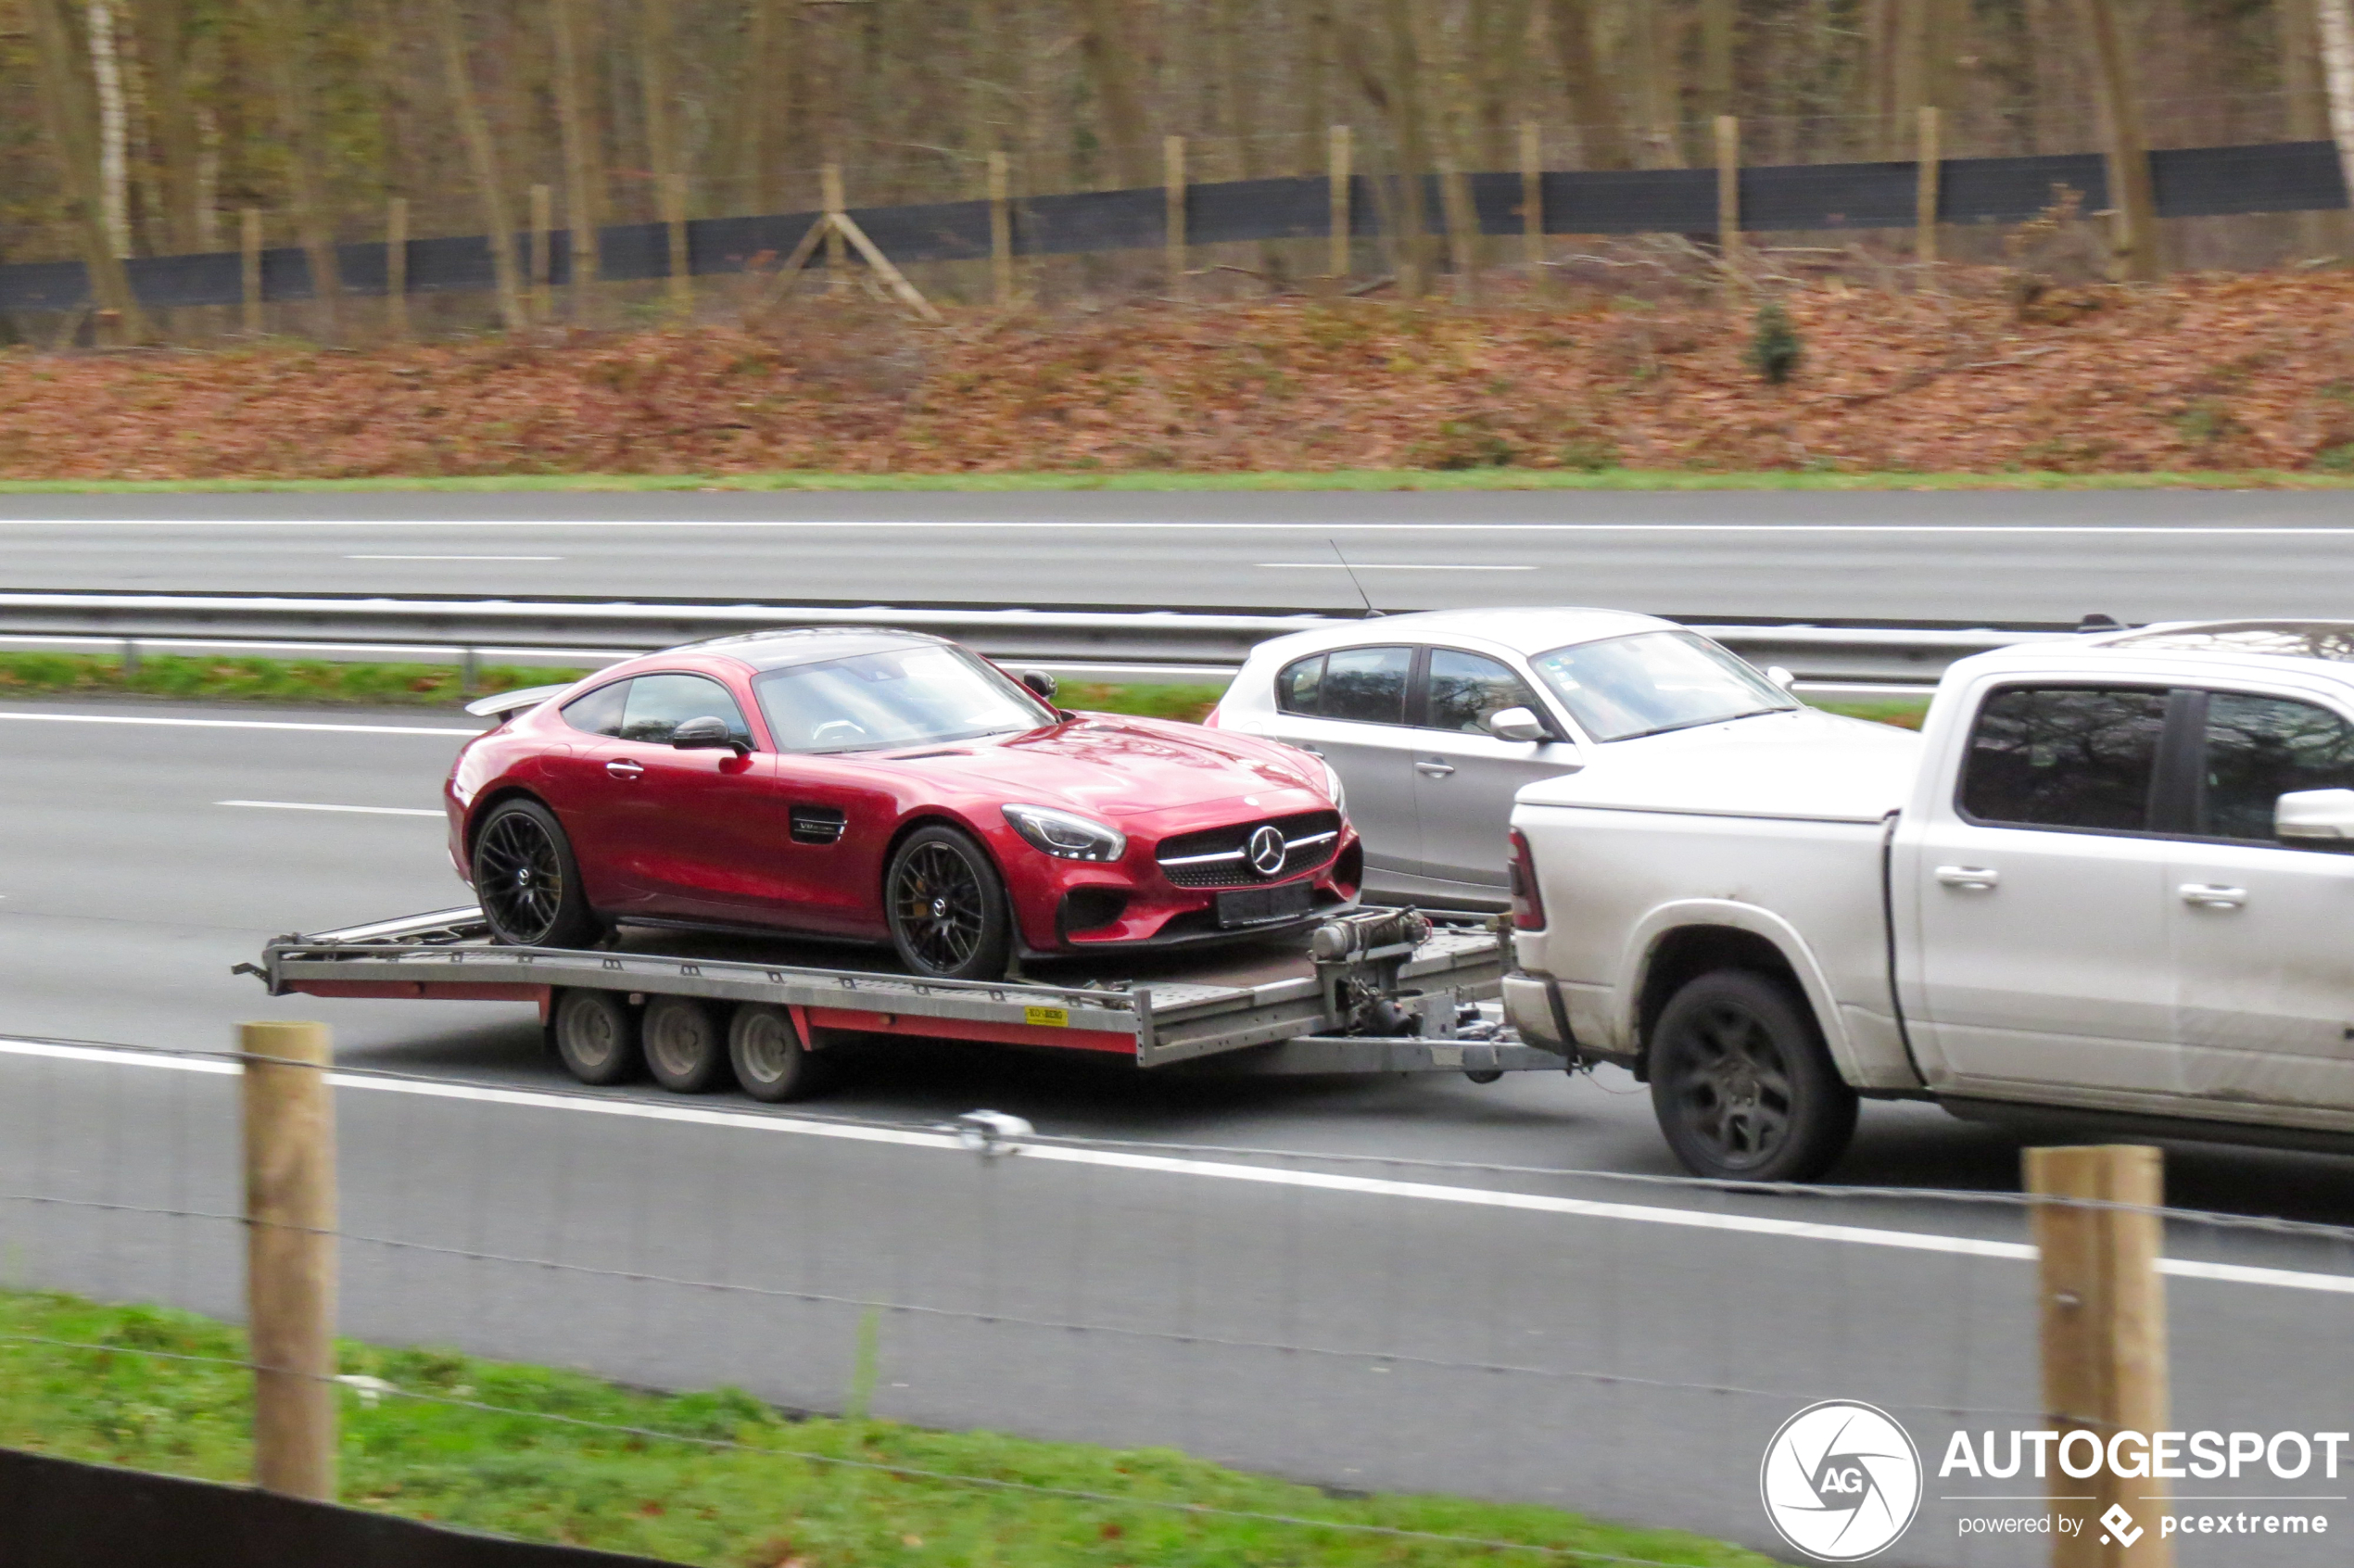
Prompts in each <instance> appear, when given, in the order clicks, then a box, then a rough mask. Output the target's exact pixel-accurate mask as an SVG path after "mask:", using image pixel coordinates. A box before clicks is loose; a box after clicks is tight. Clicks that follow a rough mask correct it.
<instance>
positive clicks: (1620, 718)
mask: <svg viewBox="0 0 2354 1568" xmlns="http://www.w3.org/2000/svg"><path fill="white" fill-rule="evenodd" d="M1798 706H1800V704H1799V703H1798V702H1797V701H1796V700H1795V699H1793V698H1792V697H1791V695H1790V694H1789V693H1788V692H1787V691H1785V690H1784V689H1782V688H1781V687H1780V686H1779V685H1778V684H1777V683H1776V682H1775V681H1773V680H1769V679H1767V678H1766V677H1765V676H1763V675H1760V674H1759V673H1758V672H1757V670H1756V669H1754V668H1753V666H1751V665H1750V664H1746V663H1745V662H1743V661H1742V660H1741V659H1740V657H1739V656H1738V655H1736V654H1734V653H1731V652H1728V651H1727V650H1725V649H1723V648H1721V647H1719V646H1717V645H1716V644H1715V643H1714V642H1711V641H1709V640H1708V639H1706V638H1704V637H1702V636H1700V635H1699V634H1698V633H1696V632H1690V631H1687V630H1685V629H1684V628H1683V627H1681V626H1677V625H1676V624H1675V623H1674V622H1672V621H1663V620H1659V619H1657V618H1655V617H1653V616H1651V615H1634V614H1628V613H1624V612H1622V611H1616V610H1434V611H1427V612H1424V613H1418V614H1411V615H1389V616H1384V617H1381V618H1378V619H1372V620H1365V621H1357V622H1351V623H1349V624H1348V625H1345V626H1330V627H1325V628H1322V629H1319V630H1316V631H1310V632H1300V633H1297V634H1296V635H1294V636H1291V637H1279V638H1277V639H1274V640H1273V641H1272V642H1262V643H1260V644H1259V646H1258V647H1257V648H1255V649H1253V650H1252V651H1251V654H1250V658H1249V660H1248V661H1247V663H1246V664H1244V665H1243V668H1242V673H1241V674H1240V675H1238V676H1236V677H1234V685H1233V686H1231V687H1229V688H1228V689H1227V691H1226V695H1225V696H1224V698H1222V699H1221V701H1220V702H1219V704H1218V709H1217V711H1216V712H1215V713H1214V714H1211V715H1210V719H1209V722H1210V723H1212V724H1214V725H1218V726H1220V727H1224V728H1229V729H1240V730H1245V731H1247V732H1248V733H1250V734H1253V735H1268V736H1272V737H1274V738H1275V739H1276V740H1287V741H1289V742H1290V743H1291V744H1293V745H1295V746H1297V747H1300V748H1301V749H1303V750H1305V751H1310V752H1315V753H1316V754H1317V755H1318V756H1321V757H1323V759H1324V760H1325V761H1326V762H1327V763H1329V764H1331V765H1332V766H1333V768H1334V770H1335V772H1337V773H1338V774H1339V775H1340V778H1341V782H1342V784H1343V785H1345V786H1346V787H1347V790H1348V807H1347V809H1348V815H1349V818H1350V820H1351V821H1353V822H1354V823H1355V824H1356V825H1357V830H1358V832H1359V833H1360V834H1361V835H1362V836H1363V838H1364V841H1365V887H1364V891H1365V896H1366V897H1368V898H1373V899H1378V900H1385V901H1390V902H1399V903H1416V904H1427V905H1433V906H1436V907H1442V908H1449V909H1502V908H1504V907H1506V906H1507V904H1509V902H1510V880H1509V877H1508V874H1507V872H1506V869H1505V857H1506V847H1505V846H1506V841H1505V830H1506V828H1507V825H1508V820H1509V818H1510V817H1511V816H1512V796H1513V794H1514V793H1515V792H1516V791H1517V790H1519V789H1520V787H1521V786H1522V785H1524V784H1526V783H1530V782H1532V781H1533V780H1536V779H1539V778H1552V777H1553V776H1554V775H1556V774H1562V773H1569V772H1573V771H1575V770H1576V769H1577V768H1580V767H1582V766H1584V765H1585V763H1586V758H1587V754H1588V751H1589V749H1590V748H1592V747H1595V746H1607V745H1614V744H1617V743H1620V742H1623V741H1628V740H1640V739H1642V738H1645V737H1648V736H1653V735H1664V734H1666V733H1668V732H1669V731H1672V730H1681V729H1690V728H1692V727H1696V726H1700V725H1707V724H1718V723H1723V722H1725V721H1727V720H1730V719H1737V718H1747V717H1750V716H1753V715H1755V714H1775V713H1786V712H1789V711H1790V710H1791V709H1794V708H1797V707H1798Z"/></svg>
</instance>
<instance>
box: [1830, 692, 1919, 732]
mask: <svg viewBox="0 0 2354 1568" xmlns="http://www.w3.org/2000/svg"><path fill="white" fill-rule="evenodd" d="M1815 706H1816V707H1818V708H1820V709H1822V710H1823V711H1824V712H1825V713H1830V714H1846V715H1847V716H1848V717H1849V718H1859V719H1870V720H1871V721H1872V722H1873V723H1875V724H1892V725H1894V726H1895V727H1897V728H1899V729H1918V728H1919V727H1921V719H1922V717H1923V716H1924V715H1926V714H1928V712H1929V699H1928V698H1926V697H1891V698H1888V699H1885V700H1883V701H1879V702H1816V704H1815Z"/></svg>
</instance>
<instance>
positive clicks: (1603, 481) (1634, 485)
mask: <svg viewBox="0 0 2354 1568" xmlns="http://www.w3.org/2000/svg"><path fill="white" fill-rule="evenodd" d="M2349 487H2354V475H2348V474H2315V473H2308V472H2291V471H2289V470H2286V469H2256V470H2249V471H2246V472H2241V473H2220V472H2219V473H2191V474H2042V473H2019V474H1813V473H1809V474H1799V473H1785V472H1782V471H1779V470H1775V471H1769V472H1762V473H1749V474H1702V473H1694V472H1690V471H1687V470H1682V469H1639V468H1611V469H1604V470H1602V471H1601V472H1600V473H1596V474H1588V473H1585V472H1583V471H1578V470H1568V469H1525V468H1476V469H1465V470H1462V471H1460V472H1446V473H1442V472H1438V471H1436V470H1430V469H1410V468H1397V469H1366V468H1352V469H1335V470H1333V471H1331V472H1319V473H1294V474H1176V473H1155V472H1145V473H1128V474H1077V473H1073V474H1062V473H1046V474H815V473H800V472H791V473H773V474H486V475H480V476H473V477H466V478H455V479H449V478H437V479H424V478H416V479H405V478H383V479H186V480H174V479H154V480H149V479H119V480H118V479H9V480H0V495H141V494H146V493H149V492H159V493H165V494H177V493H182V492H191V491H194V492H219V491H249V490H299V491H323V492H329V493H332V492H335V491H361V492H377V491H386V490H425V491H457V492H461V493H466V492H480V491H499V490H558V491H561V490H968V491H992V490H2159V489H2199V490H2245V489H2265V490H2274V489H2304V490H2331V489H2347V488H2349Z"/></svg>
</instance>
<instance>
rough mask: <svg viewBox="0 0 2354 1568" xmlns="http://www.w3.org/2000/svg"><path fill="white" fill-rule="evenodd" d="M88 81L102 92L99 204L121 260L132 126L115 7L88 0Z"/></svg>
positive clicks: (125, 245)
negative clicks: (117, 44)
mask: <svg viewBox="0 0 2354 1568" xmlns="http://www.w3.org/2000/svg"><path fill="white" fill-rule="evenodd" d="M88 18H89V27H90V81H91V83H92V85H93V86H95V88H96V89H97V94H98V192H99V196H98V206H99V210H100V212H101V213H102V214H103V216H104V218H105V220H106V225H107V239H108V243H110V244H111V245H112V246H113V247H114V253H115V254H116V255H117V256H128V255H130V254H131V146H130V143H131V124H130V120H131V117H130V114H129V112H128V111H127V110H126V109H125V108H124V107H123V97H122V55H121V52H120V50H118V49H117V48H116V47H115V37H114V6H111V5H109V4H108V0H89V10H88Z"/></svg>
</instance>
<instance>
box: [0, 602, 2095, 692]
mask: <svg viewBox="0 0 2354 1568" xmlns="http://www.w3.org/2000/svg"><path fill="white" fill-rule="evenodd" d="M878 624H880V625H888V626H906V627H910V628H914V629H918V630H922V631H928V632H933V633H936V634H938V635H940V636H942V637H948V638H954V639H956V640H957V641H959V642H963V643H966V644H968V645H969V646H971V647H972V648H974V649H977V650H978V651H981V652H982V653H985V654H987V655H989V656H990V657H991V658H993V659H999V660H1012V661H1019V662H1021V663H1023V664H1036V665H1039V666H1041V667H1043V668H1045V669H1049V670H1052V671H1055V672H1057V673H1058V674H1065V675H1070V676H1073V677H1080V678H1090V677H1092V678H1097V679H1134V678H1159V679H1164V680H1183V679H1197V680H1210V681H1215V680H1223V679H1225V678H1226V677H1228V676H1230V675H1231V674H1232V673H1233V672H1234V669H1235V668H1236V667H1237V666H1238V665H1240V664H1242V662H1243V660H1244V658H1245V656H1246V655H1247V654H1248V652H1249V651H1250V650H1251V649H1252V648H1253V647H1254V646H1256V645H1257V644H1259V643H1261V642H1264V641H1266V640H1267V639H1270V638H1275V637H1282V636H1284V635H1285V634H1286V633H1290V632H1297V631H1308V630H1311V629H1316V628H1320V627H1323V626H1334V625H1337V624H1339V620H1338V618H1336V617H1333V616H1328V615H1318V614H1311V613H1298V614H1254V613H1192V612H1181V611H1162V610H1146V611H1066V610H1021V609H992V610H977V609H962V608H947V609H943V608H940V607H937V606H930V607H927V606H905V607H902V606H892V605H868V606H852V607H844V606H832V605H824V606H810V605H774V604H723V603H696V604H627V603H614V604H583V603H567V602H557V601H527V600H471V599H361V598H316V599H299V598H285V597H276V596H264V595H243V594H103V593H0V642H4V643H13V644H16V645H18V646H20V647H21V646H25V645H28V644H31V645H37V646H45V647H82V646H89V645H94V644H95V645H104V646H110V647H126V646H127V648H128V649H129V650H130V651H133V653H135V651H137V650H138V649H140V648H143V647H144V648H146V649H149V650H152V651H158V652H164V651H183V650H185V651H251V652H263V651H278V652H285V651H308V652H311V653H314V654H317V655H322V656H327V657H338V656H339V657H345V658H353V657H387V656H390V657H402V658H427V657H440V658H445V659H446V658H453V657H455V658H459V659H462V660H463V661H464V662H466V663H467V664H472V663H474V662H475V660H476V659H478V658H496V659H501V660H520V661H523V662H536V663H550V662H556V661H565V662H574V663H581V664H603V663H610V662H612V661H614V660H617V659H622V658H626V657H628V656H630V655H632V654H635V653H640V652H644V651H649V650H652V649H656V648H667V647H673V646H676V645H677V644H679V643H683V642H695V641H700V640H702V639H708V638H715V637H725V636H728V634H730V633H735V632H747V631H754V630H758V629H761V628H764V627H771V626H871V625H878ZM1694 629H1695V630H1698V631H1702V632H1704V633H1706V634H1707V635H1708V636H1710V637H1713V638H1715V639H1716V640H1717V641H1719V642H1722V643H1724V644H1725V645H1726V646H1727V647H1728V648H1730V649H1732V650H1733V651H1736V652H1738V653H1740V654H1741V655H1742V656H1743V657H1744V658H1747V659H1750V660H1752V661H1753V662H1754V663H1756V664H1760V665H1768V664H1780V665H1783V666H1785V667H1786V668H1788V669H1789V670H1790V671H1791V673H1792V674H1794V675H1795V676H1797V677H1798V678H1799V679H1800V680H1802V681H1805V682H1809V683H1813V684H1817V685H1822V684H1829V685H1855V686H1863V687H1883V686H1885V687H1924V686H1928V685H1931V684H1933V683H1934V682H1935V681H1936V679H1937V677H1939V675H1941V674H1942V673H1943V671H1944V669H1945V666H1946V665H1948V664H1952V663H1953V662H1954V661H1955V660H1956V659H1960V658H1964V657H1967V656H1968V655H1969V654H1972V653H1979V652H1983V651H1986V650H1988V649H1992V648H2002V647H2007V646H2009V645H2011V644H2013V643H2019V642H2027V641H2033V640H2036V639H2042V638H2048V637H2053V636H2058V635H2065V634H2060V633H2055V632H2048V631H2015V630H1998V629H1983V630H1962V631H1955V630H1928V629H1904V628H1877V627H1864V628H1858V627H1843V626H1747V625H1710V624H1695V626H1694Z"/></svg>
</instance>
